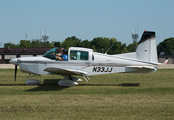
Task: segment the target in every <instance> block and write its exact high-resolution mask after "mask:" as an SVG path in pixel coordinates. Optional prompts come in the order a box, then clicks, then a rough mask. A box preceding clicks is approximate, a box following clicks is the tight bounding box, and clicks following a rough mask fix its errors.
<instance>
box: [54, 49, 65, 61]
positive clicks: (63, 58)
mask: <svg viewBox="0 0 174 120" xmlns="http://www.w3.org/2000/svg"><path fill="white" fill-rule="evenodd" d="M59 57H61V58H59ZM56 58H57V59H58V60H61V61H68V55H67V49H63V50H62V51H61V55H59V54H56Z"/></svg>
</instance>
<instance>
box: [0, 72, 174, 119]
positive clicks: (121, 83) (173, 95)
mask: <svg viewBox="0 0 174 120" xmlns="http://www.w3.org/2000/svg"><path fill="white" fill-rule="evenodd" d="M27 77H28V75H27V74H24V73H21V72H20V71H19V70H18V73H17V82H14V70H12V69H0V119H2V120H3V119H8V120H9V119H13V120H23V119H26V120H30V119H37V120H38V119H44V120H45V119H61V120H62V119H66V120H67V119H72V120H77V119H101V120H106V119H110V120H113V119H127V120H134V119H143V120H144V119H161V120H163V119H173V118H174V69H168V70H166V69H160V70H158V71H157V72H156V73H149V74H125V73H122V74H108V75H99V76H91V77H90V79H91V80H90V81H89V82H86V81H85V80H83V81H82V82H80V83H79V85H78V86H74V87H67V88H65V87H60V86H58V84H57V82H58V81H59V80H61V79H63V77H62V76H35V77H33V78H34V79H38V80H40V81H42V84H41V85H39V86H26V85H25V81H26V78H27ZM80 78H81V77H80Z"/></svg>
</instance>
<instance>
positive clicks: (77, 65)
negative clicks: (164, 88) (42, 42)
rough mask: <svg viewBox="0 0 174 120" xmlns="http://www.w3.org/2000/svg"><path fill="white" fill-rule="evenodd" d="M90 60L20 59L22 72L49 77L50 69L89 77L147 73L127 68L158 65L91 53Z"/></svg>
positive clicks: (117, 56)
mask: <svg viewBox="0 0 174 120" xmlns="http://www.w3.org/2000/svg"><path fill="white" fill-rule="evenodd" d="M89 55H91V56H92V55H93V59H92V57H89V60H87V61H83V60H68V61H56V60H51V59H48V58H45V57H22V58H18V64H19V67H20V70H21V71H22V72H24V73H29V74H36V75H49V74H52V73H50V72H47V71H44V69H46V68H48V67H56V66H57V67H61V68H65V69H74V70H81V71H84V72H87V73H88V75H99V74H108V73H120V72H133V73H144V72H145V73H147V72H152V71H149V70H148V71H144V70H139V69H137V68H128V67H127V66H153V67H157V64H153V63H149V62H144V61H140V60H136V59H131V58H126V57H120V56H119V55H107V54H101V53H96V52H91V53H90V54H89Z"/></svg>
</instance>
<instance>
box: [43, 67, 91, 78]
mask: <svg viewBox="0 0 174 120" xmlns="http://www.w3.org/2000/svg"><path fill="white" fill-rule="evenodd" d="M44 71H47V72H50V73H53V74H59V75H61V74H71V75H82V76H86V75H87V74H88V73H87V72H84V71H80V70H74V69H66V68H60V67H48V68H45V69H44Z"/></svg>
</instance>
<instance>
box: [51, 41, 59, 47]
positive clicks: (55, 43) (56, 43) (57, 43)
mask: <svg viewBox="0 0 174 120" xmlns="http://www.w3.org/2000/svg"><path fill="white" fill-rule="evenodd" d="M52 44H53V45H54V46H55V47H60V42H52Z"/></svg>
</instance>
